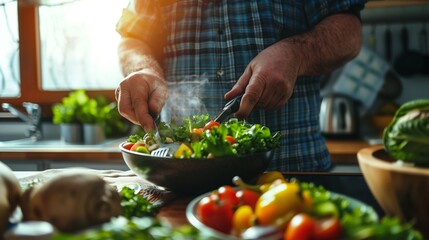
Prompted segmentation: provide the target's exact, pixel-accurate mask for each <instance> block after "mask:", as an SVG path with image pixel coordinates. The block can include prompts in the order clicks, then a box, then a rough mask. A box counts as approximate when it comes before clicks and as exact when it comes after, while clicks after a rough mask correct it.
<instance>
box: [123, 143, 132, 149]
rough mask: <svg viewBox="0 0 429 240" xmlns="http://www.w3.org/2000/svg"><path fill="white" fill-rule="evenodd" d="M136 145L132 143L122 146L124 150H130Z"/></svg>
mask: <svg viewBox="0 0 429 240" xmlns="http://www.w3.org/2000/svg"><path fill="white" fill-rule="evenodd" d="M133 145H134V143H132V142H127V143H125V144H124V145H122V147H123V148H125V149H128V150H130V149H131V147H132V146H133Z"/></svg>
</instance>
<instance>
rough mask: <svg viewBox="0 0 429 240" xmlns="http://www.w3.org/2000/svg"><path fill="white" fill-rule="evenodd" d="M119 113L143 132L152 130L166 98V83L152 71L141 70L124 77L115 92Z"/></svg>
mask: <svg viewBox="0 0 429 240" xmlns="http://www.w3.org/2000/svg"><path fill="white" fill-rule="evenodd" d="M115 96H116V100H117V102H118V110H119V113H120V114H121V115H122V116H123V117H125V118H127V119H128V120H130V121H131V122H133V123H134V124H139V125H141V126H142V127H143V128H144V130H145V131H149V130H151V129H153V128H154V120H153V118H154V116H157V115H159V113H160V112H161V109H162V107H163V106H164V104H165V102H166V100H167V97H168V86H167V83H166V81H165V80H164V79H163V78H162V77H161V76H159V75H158V74H156V73H155V72H153V71H150V70H148V69H143V70H140V71H137V72H132V73H131V74H129V75H128V76H126V77H125V78H124V79H123V80H122V82H121V83H120V84H119V86H118V88H117V89H116V91H115Z"/></svg>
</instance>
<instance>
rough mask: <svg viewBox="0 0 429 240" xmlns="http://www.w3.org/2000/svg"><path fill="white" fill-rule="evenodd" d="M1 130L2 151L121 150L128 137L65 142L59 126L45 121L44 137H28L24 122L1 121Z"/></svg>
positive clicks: (0, 145)
mask: <svg viewBox="0 0 429 240" xmlns="http://www.w3.org/2000/svg"><path fill="white" fill-rule="evenodd" d="M0 125H1V131H0V151H9V150H8V149H10V151H17V150H22V151H25V150H32V149H33V150H36V151H37V149H44V150H50V151H55V150H56V149H62V150H64V149H68V150H76V151H77V150H80V149H82V150H91V149H94V150H97V151H100V150H101V151H103V150H105V149H106V150H108V151H112V150H117V151H119V144H120V143H121V142H123V141H125V140H126V139H127V137H122V138H112V139H106V140H105V141H103V142H101V143H99V144H83V143H82V144H71V143H66V142H63V141H62V140H61V139H60V131H59V126H58V125H55V124H52V123H43V125H42V129H43V138H42V139H38V140H35V139H32V138H29V137H27V136H26V135H27V134H26V133H27V132H28V131H27V130H28V125H27V124H26V123H23V122H15V121H14V122H1V123H0Z"/></svg>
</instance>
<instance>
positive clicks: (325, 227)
mask: <svg viewBox="0 0 429 240" xmlns="http://www.w3.org/2000/svg"><path fill="white" fill-rule="evenodd" d="M340 237H341V222H340V219H339V218H337V217H329V218H322V219H318V220H317V221H316V228H315V230H314V239H316V240H336V239H340Z"/></svg>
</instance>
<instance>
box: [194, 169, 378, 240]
mask: <svg viewBox="0 0 429 240" xmlns="http://www.w3.org/2000/svg"><path fill="white" fill-rule="evenodd" d="M267 175H276V176H278V177H277V178H273V177H268V178H267V177H266V176H267ZM264 178H265V180H264ZM260 179H262V180H260ZM267 179H269V180H270V181H266V180H267ZM233 182H234V184H235V185H236V187H231V186H229V185H224V186H221V187H219V188H217V189H214V190H212V191H209V192H207V193H204V194H201V195H199V196H198V197H196V198H194V199H193V200H192V201H191V202H190V203H189V204H188V206H187V209H186V217H187V219H188V221H189V222H190V223H191V224H192V225H193V226H194V227H196V228H197V229H199V230H200V231H203V232H205V233H207V234H208V235H209V236H211V237H213V238H215V239H285V240H296V239H300V240H305V239H313V240H323V239H330V240H335V239H360V238H359V237H358V236H359V234H361V233H358V230H362V229H368V228H369V227H373V226H375V225H376V224H377V222H378V220H379V218H378V215H377V213H376V212H375V210H374V209H373V208H372V207H371V206H369V205H367V204H365V203H363V202H361V201H359V200H356V199H353V198H350V197H348V196H345V195H342V194H338V193H334V192H331V191H328V190H326V189H324V188H323V186H316V185H315V184H313V183H307V182H299V181H297V180H286V179H285V178H283V177H282V175H281V174H280V173H279V172H264V173H263V174H262V175H260V177H259V179H258V181H257V183H256V184H255V185H249V184H248V183H246V182H245V181H243V180H242V179H241V178H238V177H235V178H233ZM369 232H370V231H369ZM370 237H371V236H370ZM369 239H370V238H369Z"/></svg>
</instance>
